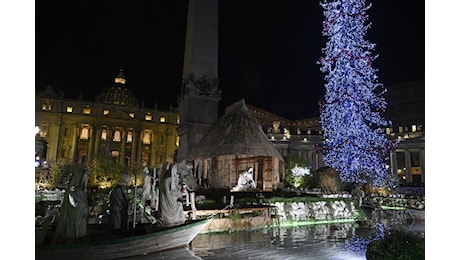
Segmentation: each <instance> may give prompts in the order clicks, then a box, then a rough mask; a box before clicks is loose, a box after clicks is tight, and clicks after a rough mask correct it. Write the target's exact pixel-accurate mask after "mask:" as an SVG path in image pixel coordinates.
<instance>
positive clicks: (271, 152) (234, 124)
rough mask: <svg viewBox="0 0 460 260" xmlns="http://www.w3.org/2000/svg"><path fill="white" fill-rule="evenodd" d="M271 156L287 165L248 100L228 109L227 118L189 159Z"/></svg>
mask: <svg viewBox="0 0 460 260" xmlns="http://www.w3.org/2000/svg"><path fill="white" fill-rule="evenodd" d="M234 154H236V155H246V156H269V157H275V158H278V159H280V160H281V161H284V159H283V157H282V156H281V154H280V153H279V152H278V150H276V148H275V146H274V145H273V144H272V143H271V142H270V140H268V138H267V136H266V135H265V134H264V132H263V130H262V126H261V125H260V124H259V122H258V121H257V119H256V118H255V117H254V116H252V114H251V113H250V112H249V109H248V107H247V106H246V104H245V102H244V99H241V100H240V101H238V102H236V103H234V104H233V105H231V106H229V107H227V109H226V110H225V114H224V115H223V116H222V117H221V118H219V120H218V121H217V122H216V123H215V124H214V125H213V126H212V127H211V128H210V129H209V131H208V133H207V134H206V135H205V136H204V137H203V138H202V139H201V141H200V142H199V143H198V144H197V145H196V146H195V148H194V149H193V151H192V153H191V154H190V156H189V159H191V160H194V159H205V158H212V157H215V156H220V155H234Z"/></svg>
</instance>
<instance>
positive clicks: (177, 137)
mask: <svg viewBox="0 0 460 260" xmlns="http://www.w3.org/2000/svg"><path fill="white" fill-rule="evenodd" d="M176 146H179V136H176Z"/></svg>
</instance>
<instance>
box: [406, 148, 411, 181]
mask: <svg viewBox="0 0 460 260" xmlns="http://www.w3.org/2000/svg"><path fill="white" fill-rule="evenodd" d="M404 160H405V163H406V164H405V165H406V178H407V180H406V181H407V182H412V181H413V180H412V169H411V163H410V151H408V150H405V151H404Z"/></svg>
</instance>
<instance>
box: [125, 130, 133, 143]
mask: <svg viewBox="0 0 460 260" xmlns="http://www.w3.org/2000/svg"><path fill="white" fill-rule="evenodd" d="M126 142H127V143H132V142H133V132H131V131H128V135H127V136H126Z"/></svg>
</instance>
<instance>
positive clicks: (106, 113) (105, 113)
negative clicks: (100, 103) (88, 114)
mask: <svg viewBox="0 0 460 260" xmlns="http://www.w3.org/2000/svg"><path fill="white" fill-rule="evenodd" d="M109 113H110V111H109V110H108V109H104V111H103V112H102V115H104V116H105V115H108V114H109Z"/></svg>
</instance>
